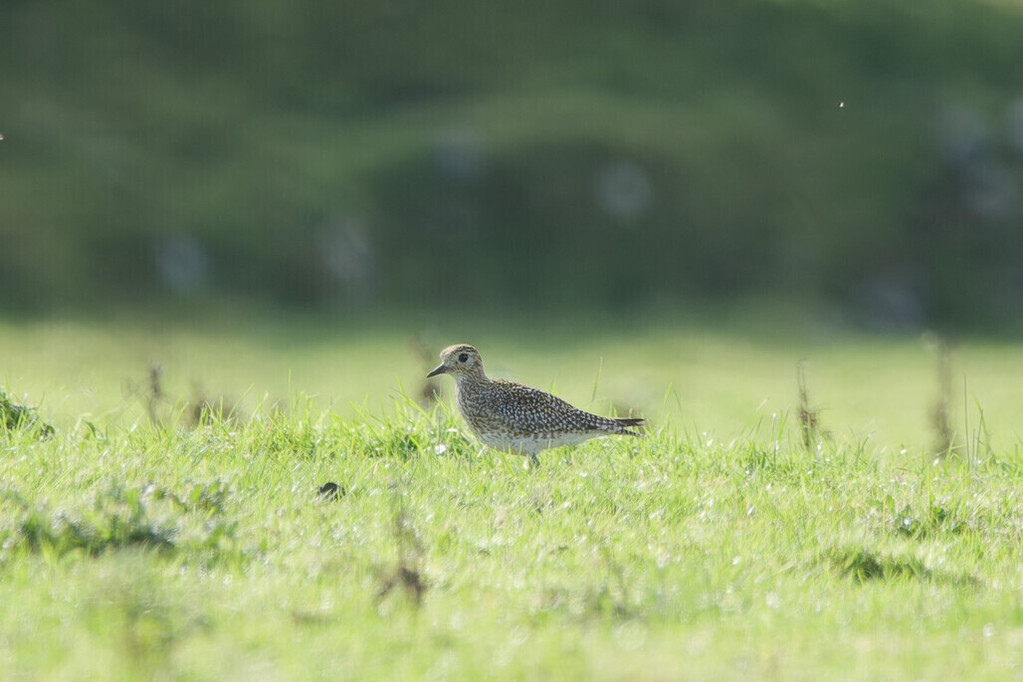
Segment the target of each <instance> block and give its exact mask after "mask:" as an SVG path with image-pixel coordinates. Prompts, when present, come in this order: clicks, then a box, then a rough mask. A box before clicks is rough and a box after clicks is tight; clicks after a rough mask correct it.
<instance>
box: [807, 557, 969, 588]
mask: <svg viewBox="0 0 1023 682" xmlns="http://www.w3.org/2000/svg"><path fill="white" fill-rule="evenodd" d="M821 563H825V564H829V565H830V566H831V567H832V568H834V569H835V570H836V571H838V573H839V575H841V576H842V577H846V578H850V579H852V580H853V581H855V582H857V583H860V584H865V583H869V582H873V581H888V582H894V581H900V580H907V581H908V580H922V581H927V582H932V583H937V584H942V585H952V586H957V587H958V586H965V587H971V588H979V587H982V583H981V581H980V580H978V579H977V578H975V577H973V576H971V575H967V574H965V573H958V572H951V571H936V570H933V569H930V568H928V567H927V566H926V565H924V563H923V562H922V561H920V560H919V559H917V558H915V557H895V556H886V555H883V554H881V553H879V552H875V551H871V550H869V549H866V548H864V547H855V548H854V547H846V548H837V547H836V548H832V549H831V550H830V551H828V552H826V553H825V554H824V555H823V557H822V559H821Z"/></svg>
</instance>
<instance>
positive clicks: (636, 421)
mask: <svg viewBox="0 0 1023 682" xmlns="http://www.w3.org/2000/svg"><path fill="white" fill-rule="evenodd" d="M614 422H615V424H617V425H618V426H621V427H622V430H621V432H620V433H624V434H628V435H630V436H642V435H643V434H642V433H639V432H638V431H629V430H628V429H626V428H625V427H626V426H643V424H645V423H646V419H643V418H642V417H617V418H615V420H614Z"/></svg>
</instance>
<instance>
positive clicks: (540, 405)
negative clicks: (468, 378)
mask: <svg viewBox="0 0 1023 682" xmlns="http://www.w3.org/2000/svg"><path fill="white" fill-rule="evenodd" d="M459 398H460V402H461V405H460V407H461V408H462V411H463V413H464V414H465V416H466V419H467V420H468V421H469V422H470V423H471V424H472V426H473V427H474V428H476V429H477V430H479V429H481V428H482V429H491V430H499V431H503V432H505V433H507V434H509V435H541V434H544V435H547V434H556V433H560V432H586V431H593V432H606V433H622V432H623V431H624V428H623V427H622V426H620V425H619V424H617V423H616V422H615V421H614V420H612V419H607V418H605V417H599V416H597V415H595V414H590V413H589V412H584V411H583V410H580V409H578V408H576V407H573V406H572V405H570V404H569V403H567V402H565V401H564V400H562V399H561V398H558V397H557V396H554V395H551V394H550V393H547V392H546V391H541V390H539V389H536V388H530V387H529V386H524V385H522V384H518V383H515V382H513V381H507V380H504V379H495V380H493V381H492V382H490V384H489V385H481V386H478V387H476V390H470V391H465V392H464V394H463V395H461V396H459Z"/></svg>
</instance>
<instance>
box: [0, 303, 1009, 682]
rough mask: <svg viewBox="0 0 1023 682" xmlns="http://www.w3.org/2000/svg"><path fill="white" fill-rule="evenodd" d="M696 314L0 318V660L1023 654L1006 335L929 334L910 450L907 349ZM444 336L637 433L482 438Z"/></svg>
mask: <svg viewBox="0 0 1023 682" xmlns="http://www.w3.org/2000/svg"><path fill="white" fill-rule="evenodd" d="M697 318H698V319H697V321H695V322H689V323H683V322H681V321H677V322H665V321H661V322H658V323H651V322H649V321H643V320H639V319H635V320H629V321H628V323H627V324H620V325H619V326H618V327H617V331H615V332H614V333H597V331H596V330H598V329H615V328H616V327H614V326H611V325H610V324H609V322H612V321H611V320H600V319H587V320H581V319H580V320H569V321H565V322H561V323H558V324H554V325H551V324H547V323H545V321H542V320H531V319H528V318H522V319H517V320H514V321H512V322H507V321H506V322H503V323H493V322H492V321H481V320H475V321H465V320H458V319H453V318H448V317H445V316H443V315H440V316H434V317H430V316H426V315H418V316H417V315H412V316H409V318H408V319H406V320H404V321H402V322H398V321H397V320H395V319H379V320H362V321H359V322H357V323H356V322H346V323H344V324H342V323H341V322H332V323H329V324H328V323H324V322H322V321H315V320H312V319H303V318H287V319H280V320H268V319H267V318H248V317H239V318H237V319H210V320H205V321H194V320H193V321H190V322H181V321H179V322H177V323H170V322H167V321H166V320H163V321H161V320H159V319H158V318H155V317H154V318H147V317H145V316H143V317H142V318H140V319H129V318H127V317H122V318H117V319H112V320H108V321H106V322H105V323H98V322H67V321H22V322H20V323H13V322H5V323H0V358H3V360H2V365H0V388H2V389H3V390H4V391H5V393H6V394H7V395H8V397H9V398H10V399H11V400H13V401H14V402H16V403H22V404H29V405H38V416H39V417H40V418H41V419H42V420H43V421H45V422H47V423H49V424H52V425H53V427H54V433H53V434H52V435H50V436H48V437H47V436H45V434H43V433H41V432H40V430H39V428H21V429H17V428H16V429H13V430H9V431H7V432H6V433H4V434H3V435H0V447H2V448H3V456H2V459H0V506H2V513H0V576H2V579H0V590H2V592H3V593H4V594H3V597H4V598H3V599H2V600H0V604H2V606H0V623H2V639H0V642H2V646H0V678H3V679H195V680H207V679H208V680H223V679H247V680H248V679H338V678H340V679H380V678H383V679H395V678H406V679H424V678H426V679H478V678H499V679H572V678H576V679H622V680H625V679H629V680H632V679H665V680H667V679H737V678H745V679H808V680H809V679H813V680H819V679H829V678H830V679H862V680H876V679H932V680H939V679H940V680H948V679H971V680H984V679H991V680H1004V679H1008V678H1011V677H1013V676H1016V675H1018V674H1019V672H1018V671H1019V666H1020V653H1019V652H1020V646H1021V643H1023V599H1021V594H1023V592H1021V584H1023V566H1021V562H1020V561H1019V557H1020V542H1021V530H1023V504H1021V503H1020V501H1019V499H1018V493H1019V490H1020V486H1021V483H1023V470H1021V466H1020V465H1021V462H1023V458H1021V456H1020V452H1019V438H1018V435H1017V431H1018V429H1019V423H1020V422H1019V417H1018V415H1019V414H1021V409H1023V404H1021V403H1023V396H1021V395H1020V392H1019V391H1018V385H1017V384H1016V382H1015V380H1014V378H1013V377H1015V376H1017V375H1018V374H1019V370H1020V369H1023V349H1021V348H1020V347H1018V346H1016V345H1013V344H1009V343H1004V342H998V343H994V342H978V341H969V340H965V341H962V342H961V343H959V344H958V345H957V346H956V347H955V349H954V350H953V352H952V355H951V369H950V371H949V372H948V377H950V382H951V384H952V389H951V395H950V396H947V399H948V401H949V406H948V423H949V425H950V426H951V428H953V429H954V430H955V431H956V435H955V443H956V448H957V449H956V454H955V455H953V456H951V457H947V458H945V459H943V460H940V461H937V462H935V460H934V458H933V457H932V456H931V455H932V450H933V449H934V447H935V443H936V441H937V440H938V434H937V429H936V428H935V427H934V426H933V425H932V423H931V421H932V418H931V413H932V412H933V409H934V405H935V404H936V403H937V402H938V400H939V398H940V396H941V391H940V388H939V386H940V383H941V380H940V376H939V372H938V370H937V367H938V365H939V362H938V358H939V354H938V352H937V351H936V350H935V348H933V345H934V344H933V342H932V341H931V340H929V339H928V338H921V337H920V336H912V337H909V336H907V337H901V338H877V337H870V336H863V335H861V334H856V333H853V332H850V331H849V330H846V329H842V328H841V327H839V326H835V325H826V324H811V323H799V322H798V321H796V320H793V323H792V324H787V325H784V326H783V329H784V331H778V328H777V327H772V325H770V324H768V323H767V322H764V321H763V319H761V318H758V317H757V316H756V315H753V314H745V315H743V316H742V318H741V319H742V321H741V323H740V322H724V321H721V320H715V319H713V318H712V316H703V317H702V318H701V317H700V316H697ZM410 329H411V330H414V331H413V332H410V331H408V330H410ZM480 329H484V330H486V331H485V332H483V333H479V331H478V330H480ZM473 330H476V332H475V333H474V331H473ZM637 330H643V331H641V332H640V331H637ZM456 341H467V342H472V343H474V344H476V345H477V346H478V347H479V348H480V349H481V351H482V353H483V356H484V360H485V361H486V363H487V367H488V371H489V372H490V374H491V375H494V376H508V377H513V378H516V379H519V380H522V381H525V382H527V383H532V384H534V385H538V386H541V387H544V388H552V387H553V388H554V389H555V391H556V392H557V393H559V394H560V395H562V396H563V397H565V398H567V399H569V400H570V401H572V402H574V403H575V404H577V405H580V406H582V407H585V408H588V409H591V410H594V411H598V412H605V413H606V412H608V411H610V410H611V409H612V406H613V409H616V410H617V411H618V412H619V413H624V412H626V411H628V410H629V409H632V410H633V411H634V412H635V413H637V414H643V415H646V416H648V417H649V418H650V422H651V425H650V429H649V432H648V434H649V435H648V437H647V438H645V439H642V440H635V439H629V440H616V439H605V440H597V441H591V442H589V443H587V444H585V445H583V446H579V447H576V448H574V449H561V450H554V451H550V452H548V453H546V456H542V458H541V460H542V462H543V464H542V466H541V467H540V468H539V469H538V470H526V469H524V468H523V467H522V462H521V460H520V459H518V458H515V457H511V456H506V455H501V454H496V453H492V452H483V453H482V454H480V453H479V447H478V445H477V443H476V442H475V441H474V440H473V439H472V437H471V436H470V435H468V433H467V432H466V431H465V429H464V425H463V424H462V422H461V421H460V418H459V417H458V416H457V415H453V414H451V413H450V412H449V411H448V408H447V407H446V405H447V404H448V400H449V395H450V389H451V386H450V383H443V382H442V383H441V384H440V386H441V387H442V389H444V390H445V391H446V393H445V397H444V399H443V400H442V402H441V404H439V405H432V406H426V407H419V406H418V405H417V404H416V403H415V400H414V399H415V397H416V396H418V395H419V393H420V392H421V391H422V389H423V387H424V384H423V380H422V375H423V373H424V370H425V368H426V367H427V366H428V365H429V363H431V362H433V357H430V356H431V355H433V354H435V353H436V351H438V350H439V349H440V348H441V347H442V346H444V345H447V344H448V343H452V342H456ZM423 349H425V350H423ZM424 354H425V355H426V356H427V357H424ZM800 361H804V362H805V368H806V369H805V376H806V383H807V388H808V390H809V401H808V402H809V405H810V407H812V408H819V412H816V414H817V416H818V418H819V430H818V432H817V433H816V437H815V438H814V439H813V443H812V444H811V447H809V448H806V447H804V444H803V442H802V439H801V431H800V425H799V419H798V414H799V410H800V401H799V397H798V388H797V370H796V367H797V363H799V362H800ZM152 363H160V365H161V366H162V374H161V375H160V380H159V381H160V386H161V388H160V390H161V394H162V397H160V398H159V399H158V400H154V398H153V395H152V389H151V387H150V386H149V384H148V379H147V374H148V367H149V366H150V365H151V364H152ZM964 380H965V389H964ZM200 396H201V397H202V398H203V399H205V400H207V401H210V402H212V403H215V404H216V403H219V402H220V400H221V398H222V397H223V399H224V400H225V401H226V403H227V404H228V405H232V406H235V414H236V415H237V416H236V417H235V418H233V419H222V418H217V417H216V416H211V415H207V417H206V418H204V419H202V420H200V422H199V423H198V424H195V423H194V422H193V419H192V417H191V416H190V414H191V409H192V405H191V404H192V403H194V402H195V401H196V400H197V399H198V398H199V397H200ZM405 396H408V397H405ZM149 412H153V413H154V415H155V416H156V417H157V418H158V420H159V422H160V423H156V424H154V423H152V421H151V419H150V417H149V416H148V413H149ZM0 423H2V422H0ZM327 482H334V483H336V484H338V485H339V486H340V488H341V489H342V491H341V492H343V494H342V495H340V496H339V497H338V498H336V499H335V498H332V497H328V496H324V495H320V494H319V493H318V490H319V489H320V487H321V486H322V485H323V484H325V483H327Z"/></svg>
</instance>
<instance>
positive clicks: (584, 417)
mask: <svg viewBox="0 0 1023 682" xmlns="http://www.w3.org/2000/svg"><path fill="white" fill-rule="evenodd" d="M440 360H441V363H440V364H439V365H437V367H436V368H435V369H433V370H432V371H431V372H429V373H428V374H427V375H426V376H427V378H430V377H435V376H437V375H439V374H450V375H451V376H452V377H453V378H454V380H455V403H456V405H457V406H458V411H459V412H460V413H461V414H462V418H463V419H465V421H466V423H467V424H468V425H469V428H470V429H471V430H472V432H473V433H474V434H476V437H477V438H479V440H480V441H481V442H482V443H483V444H484V445H487V446H489V447H491V448H494V449H496V450H501V451H503V452H509V453H513V454H517V455H524V456H526V457H528V458H529V459H528V460H527V462H526V464H527V466H529V465H534V466H535V465H538V464H539V459H538V458H537V453H539V452H541V451H543V450H546V449H547V448H553V447H559V446H562V445H576V444H578V443H582V442H583V441H586V440H589V439H590V438H594V437H596V436H604V435H608V434H619V435H625V436H642V435H643V434H641V433H638V432H636V431H630V430H629V428H628V427H632V426H641V425H642V424H643V423H644V422H645V421H646V420H645V419H642V418H632V417H630V418H610V417H600V416H598V415H595V414H590V413H589V412H585V411H583V410H580V409H579V408H577V407H573V406H572V405H570V404H569V403H567V402H565V401H564V400H562V399H561V398H559V397H557V396H555V395H551V394H550V393H547V392H546V391H541V390H540V389H538V388H531V387H529V386H525V385H524V384H519V383H516V382H514V381H508V380H507V379H491V378H490V377H488V376H487V375H486V372H484V371H483V358H482V357H481V356H480V352H479V351H478V350H476V349H475V348H474V347H473V346H470V345H467V344H456V345H454V346H448V347H447V348H445V349H444V350H442V351H441V353H440Z"/></svg>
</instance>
